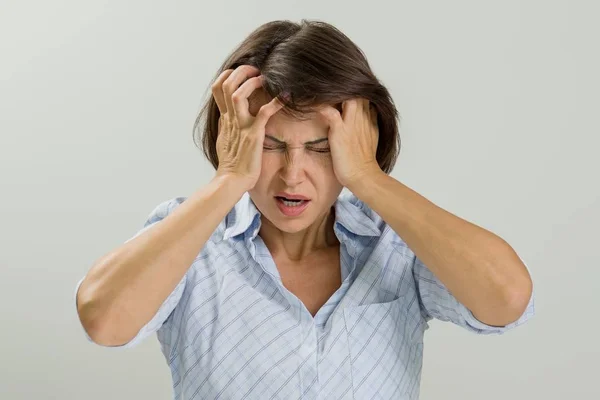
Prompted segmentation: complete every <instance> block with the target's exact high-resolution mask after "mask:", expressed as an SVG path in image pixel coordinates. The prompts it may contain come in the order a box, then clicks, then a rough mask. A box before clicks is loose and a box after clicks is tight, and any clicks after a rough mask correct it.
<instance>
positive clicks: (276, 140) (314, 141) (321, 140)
mask: <svg viewBox="0 0 600 400" xmlns="http://www.w3.org/2000/svg"><path fill="white" fill-rule="evenodd" d="M265 137H267V138H269V139H271V140H272V141H274V142H277V143H279V144H286V143H285V142H284V141H282V140H279V139H277V138H274V137H273V136H271V135H265ZM327 140H329V138H326V137H324V138H321V139H316V140H311V141H308V142H304V144H317V143H321V142H325V141H327Z"/></svg>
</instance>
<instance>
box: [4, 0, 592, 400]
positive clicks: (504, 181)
mask: <svg viewBox="0 0 600 400" xmlns="http://www.w3.org/2000/svg"><path fill="white" fill-rule="evenodd" d="M0 4H1V5H0V57H1V59H0V178H1V186H0V190H1V193H2V196H1V197H0V221H1V225H0V239H1V245H2V247H1V251H0V312H1V314H0V317H1V319H0V324H1V329H0V357H1V361H2V362H1V364H0V398H1V399H7V400H12V399H90V400H95V399H148V400H154V399H168V398H171V377H170V372H169V369H168V367H167V364H166V362H165V361H164V358H163V356H162V354H161V352H160V348H159V345H158V341H157V339H156V336H155V335H154V336H152V337H151V338H150V339H148V340H147V341H145V342H144V343H142V344H141V345H140V346H138V347H136V348H134V349H130V350H125V351H119V350H116V351H114V350H111V349H106V348H102V347H100V346H97V345H94V344H92V343H88V342H87V341H86V339H85V337H84V335H83V331H82V328H81V326H80V325H79V321H78V319H77V316H76V312H75V306H74V303H73V294H74V289H75V284H76V282H77V281H78V280H79V279H80V278H81V277H82V276H83V275H84V274H85V273H86V272H87V270H88V269H89V268H90V267H91V265H92V264H93V262H94V261H95V260H97V259H98V258H99V257H100V256H102V255H103V254H105V253H106V252H108V251H110V250H111V249H112V248H114V247H116V246H118V245H120V244H121V243H123V242H124V241H126V240H127V239H128V238H130V237H131V236H133V235H134V234H135V233H136V232H137V231H138V230H139V229H140V228H141V227H142V225H143V223H144V221H145V219H146V217H147V216H148V214H149V213H150V211H152V209H153V208H154V207H155V206H156V205H157V204H159V203H160V202H162V201H164V200H167V199H170V198H173V197H175V196H189V195H190V194H191V193H193V192H194V191H196V190H198V189H199V188H201V187H202V186H203V185H205V184H206V183H207V182H208V181H209V180H210V179H211V177H212V176H213V170H212V168H211V167H210V165H209V164H208V162H207V161H206V160H204V158H203V156H202V154H201V152H200V151H199V150H198V149H197V148H196V147H195V146H194V143H193V141H192V125H193V122H194V119H195V118H196V114H197V112H198V111H199V108H200V106H201V104H202V102H203V101H204V100H205V99H206V96H208V95H209V84H210V79H211V78H212V77H213V75H214V74H215V72H216V70H217V67H218V66H219V65H220V64H221V63H222V61H223V60H224V58H225V57H226V56H227V55H228V54H229V52H230V51H231V50H232V49H233V48H234V47H235V46H236V45H237V44H238V43H239V42H240V41H241V40H243V38H245V37H246V35H248V34H249V33H250V32H251V31H252V30H253V29H255V28H256V27H258V26H259V25H261V24H263V23H265V22H267V21H271V20H274V19H290V20H293V21H300V20H301V19H302V18H307V19H319V20H323V21H327V22H329V23H332V24H334V25H335V26H337V27H338V28H340V29H341V30H342V31H343V32H345V33H346V34H347V35H348V36H349V37H350V38H351V39H352V40H353V41H354V42H355V43H356V44H357V45H358V46H359V47H361V49H363V51H364V52H365V54H366V55H367V57H368V59H369V62H370V64H371V66H372V68H373V70H374V72H375V74H376V75H377V76H378V77H379V78H380V79H381V81H382V82H383V83H384V84H385V85H386V86H387V87H388V88H389V90H390V92H391V93H392V96H393V98H394V100H395V102H396V105H397V107H398V110H399V112H400V115H401V123H400V133H401V136H402V141H403V146H402V151H401V153H400V158H399V160H398V163H397V165H396V167H395V169H394V171H393V173H392V175H393V176H394V177H395V178H397V179H398V180H400V181H401V182H403V183H405V184H406V185H408V186H409V187H411V188H413V189H414V190H416V191H418V192H419V193H421V194H422V195H423V196H425V197H427V198H428V199H430V200H431V201H433V202H434V203H436V204H437V205H439V206H440V207H443V208H444V209H446V210H448V211H451V212H452V213H454V214H456V215H458V216H460V217H462V218H465V219H467V220H469V221H471V222H473V223H476V224H478V225H480V226H483V227H485V228H486V229H489V230H491V231H493V232H494V233H496V234H498V235H499V236H501V237H502V238H504V239H505V240H506V241H508V242H509V243H510V244H511V245H512V246H513V248H514V249H515V250H516V251H517V252H518V253H519V255H520V256H522V258H523V259H524V260H525V261H526V262H527V263H528V265H529V267H530V269H531V272H532V276H533V279H534V285H535V288H536V311H537V314H536V316H535V317H534V318H533V319H532V320H530V321H529V322H527V323H526V324H525V325H523V326H521V327H518V328H517V329H515V330H513V331H509V332H508V333H506V334H504V335H501V336H478V335H476V334H473V333H470V332H468V331H466V330H464V329H461V328H459V327H457V326H454V325H452V324H451V323H445V322H441V321H437V320H434V321H431V328H430V329H429V330H428V331H427V332H426V334H425V353H424V366H423V375H422V382H421V398H422V399H464V400H466V399H481V398H486V399H488V400H493V399H498V400H500V399H502V400H505V399H547V400H550V399H557V400H558V399H560V400H564V399H591V398H600V389H599V388H598V385H597V375H598V372H599V370H598V363H597V358H598V356H600V350H599V348H600V344H599V341H598V330H599V328H600V325H599V323H598V315H597V310H598V306H599V305H600V301H599V300H598V299H599V293H598V290H599V289H600V288H599V284H598V280H599V279H600V273H599V272H598V268H599V267H600V262H599V261H600V256H599V255H598V248H599V244H598V240H599V239H600V237H599V234H598V224H599V222H600V218H599V217H600V210H599V209H600V188H599V181H600V179H599V175H600V174H599V172H600V161H599V160H598V155H597V154H598V147H599V146H600V140H599V139H598V135H599V134H600V123H599V122H598V116H599V111H598V110H599V109H600V100H599V99H600V97H599V93H600V79H599V77H598V72H599V71H600V56H599V48H600V44H599V39H600V26H599V25H598V15H599V13H600V6H599V5H598V2H595V1H591V0H590V1H566V0H565V1H549V0H545V1H541V0H539V1H523V0H510V1H502V2H491V1H485V2H484V1H476V0H471V1H466V0H460V1H458V0H455V1H443V0H437V1H419V2H417V1H394V2H392V1H375V0H370V1H368V2H364V1H360V2H358V1H357V2H348V1H329V2H326V1H306V0H304V1H262V2H251V1H234V2H231V1H229V2H216V1H212V2H202V1H199V0H196V1H171V2H167V1H162V2H158V1H131V0H130V1H116V0H114V1H61V0H55V1H41V0H38V1H2V2H1V3H0Z"/></svg>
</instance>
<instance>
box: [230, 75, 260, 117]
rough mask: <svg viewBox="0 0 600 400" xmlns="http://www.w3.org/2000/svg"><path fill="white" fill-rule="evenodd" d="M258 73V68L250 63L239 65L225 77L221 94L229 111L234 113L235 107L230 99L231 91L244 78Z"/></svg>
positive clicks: (236, 87)
mask: <svg viewBox="0 0 600 400" xmlns="http://www.w3.org/2000/svg"><path fill="white" fill-rule="evenodd" d="M258 74H260V71H259V69H258V68H256V67H253V66H251V65H241V66H239V67H237V68H236V69H235V71H233V72H232V73H231V75H229V78H227V79H225V82H223V95H224V97H225V104H227V111H228V112H229V111H231V113H232V114H234V115H235V107H234V105H233V101H232V100H231V96H232V95H233V93H234V92H235V91H236V90H237V89H238V88H239V87H240V85H241V84H242V83H243V82H244V81H245V80H246V79H248V78H251V77H253V76H256V75H258Z"/></svg>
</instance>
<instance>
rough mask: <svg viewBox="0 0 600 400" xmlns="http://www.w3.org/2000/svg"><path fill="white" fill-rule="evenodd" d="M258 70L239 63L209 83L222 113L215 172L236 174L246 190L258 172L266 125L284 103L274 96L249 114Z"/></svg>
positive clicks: (254, 182)
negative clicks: (250, 100) (253, 112)
mask: <svg viewBox="0 0 600 400" xmlns="http://www.w3.org/2000/svg"><path fill="white" fill-rule="evenodd" d="M259 74H260V71H259V70H258V68H255V67H253V66H250V65H241V66H239V67H237V68H236V69H235V70H233V69H228V70H225V71H223V73H222V74H221V75H219V77H218V78H217V80H216V81H215V83H214V84H213V85H212V94H213V96H214V98H215V101H216V103H217V107H218V108H219V111H220V113H221V117H220V118H219V134H218V136H217V143H216V147H217V157H218V159H219V165H218V168H217V176H222V175H227V176H233V177H236V178H239V179H240V181H241V184H242V185H244V186H245V189H246V190H250V189H252V188H253V187H254V185H256V182H257V181H258V177H259V176H260V169H261V164H262V152H263V142H264V139H265V125H266V124H267V121H268V120H269V118H270V117H271V116H272V115H274V114H275V113H276V112H277V111H279V110H280V109H281V108H282V106H283V105H282V104H281V102H280V101H279V100H278V99H277V97H275V98H274V99H273V100H271V101H270V102H269V103H267V104H265V105H263V106H262V107H261V108H260V110H259V111H258V113H257V114H256V117H254V116H252V115H251V114H250V111H249V103H248V98H249V97H250V95H251V94H252V93H253V92H254V90H256V89H258V88H260V87H262V83H263V82H262V76H260V75H259ZM246 79H247V80H246ZM244 81H245V82H244ZM242 82H243V83H242ZM240 85H241V86H240Z"/></svg>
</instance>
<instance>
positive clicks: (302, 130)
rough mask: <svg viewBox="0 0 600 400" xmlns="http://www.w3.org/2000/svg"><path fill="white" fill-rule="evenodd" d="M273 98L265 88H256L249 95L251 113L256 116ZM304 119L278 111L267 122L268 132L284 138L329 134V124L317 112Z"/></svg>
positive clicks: (311, 137)
mask: <svg viewBox="0 0 600 400" xmlns="http://www.w3.org/2000/svg"><path fill="white" fill-rule="evenodd" d="M272 99H273V98H272V97H271V96H269V94H268V93H266V92H265V91H264V89H262V88H259V89H257V90H255V91H254V92H253V93H252V94H251V95H250V97H248V105H249V111H250V114H252V115H253V116H256V114H257V113H258V110H259V109H260V107H262V106H263V105H265V104H267V103H269V102H270V101H271V100H272ZM305 116H306V118H305V119H304V120H298V119H296V118H293V117H291V116H289V115H286V114H284V113H283V112H277V113H276V114H275V115H273V116H272V117H271V118H270V119H269V121H268V122H267V126H266V128H267V131H268V132H267V133H269V134H271V135H273V136H276V137H278V138H282V139H289V140H291V139H293V138H295V137H298V136H300V137H302V138H303V139H305V138H307V137H310V139H318V138H321V137H324V136H327V132H328V126H327V125H326V124H325V122H324V121H323V120H322V119H321V118H319V117H318V115H317V114H315V113H312V114H307V115H305Z"/></svg>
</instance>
